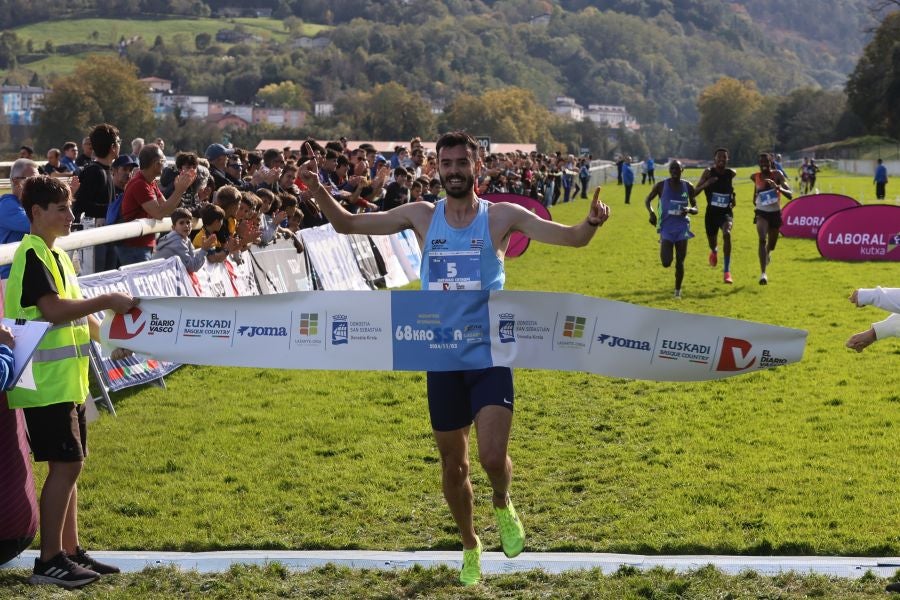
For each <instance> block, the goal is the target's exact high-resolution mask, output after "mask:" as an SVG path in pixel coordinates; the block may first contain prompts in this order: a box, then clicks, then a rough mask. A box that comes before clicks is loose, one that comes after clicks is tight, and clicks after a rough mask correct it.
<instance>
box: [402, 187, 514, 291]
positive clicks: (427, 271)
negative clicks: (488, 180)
mask: <svg viewBox="0 0 900 600" xmlns="http://www.w3.org/2000/svg"><path fill="white" fill-rule="evenodd" d="M446 206H447V201H446V200H439V201H438V202H437V203H435V205H434V216H432V217H431V225H429V227H428V233H427V235H426V236H425V243H424V246H423V247H422V265H421V267H420V269H419V276H420V278H421V281H422V289H423V290H502V289H503V283H504V282H505V281H506V271H505V270H504V268H503V261H502V260H500V259H499V258H498V257H497V252H496V251H495V250H494V244H493V242H492V241H491V231H490V228H489V227H488V207H489V206H490V203H489V202H488V201H487V200H482V199H481V198H479V199H478V214H477V215H476V216H475V218H474V219H472V222H471V223H470V224H469V226H468V227H466V228H464V229H457V228H455V227H451V226H450V224H449V223H447V219H446V217H445V215H444V210H445V209H446Z"/></svg>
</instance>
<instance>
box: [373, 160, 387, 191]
mask: <svg viewBox="0 0 900 600" xmlns="http://www.w3.org/2000/svg"><path fill="white" fill-rule="evenodd" d="M390 172H391V170H390V168H388V166H387V165H381V167H379V168H378V171H377V172H376V173H375V179H373V180H372V187H378V186H384V182H385V181H387V178H388V175H389V174H390Z"/></svg>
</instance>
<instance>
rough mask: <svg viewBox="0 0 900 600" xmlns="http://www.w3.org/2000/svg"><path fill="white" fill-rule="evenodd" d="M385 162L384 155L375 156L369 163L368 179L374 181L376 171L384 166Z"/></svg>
mask: <svg viewBox="0 0 900 600" xmlns="http://www.w3.org/2000/svg"><path fill="white" fill-rule="evenodd" d="M387 162H388V160H387V159H386V158H385V157H384V154H380V153H379V154H375V157H374V158H373V159H372V160H370V161H369V164H370V165H372V167H371V173H369V179H375V175H376V174H377V173H378V169H380V168H381V166H382V165H386V164H387Z"/></svg>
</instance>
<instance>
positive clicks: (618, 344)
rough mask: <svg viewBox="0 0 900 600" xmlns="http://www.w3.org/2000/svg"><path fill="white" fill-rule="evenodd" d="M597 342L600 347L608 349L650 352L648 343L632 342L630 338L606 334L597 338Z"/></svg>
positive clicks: (641, 341)
mask: <svg viewBox="0 0 900 600" xmlns="http://www.w3.org/2000/svg"><path fill="white" fill-rule="evenodd" d="M597 341H598V342H600V344H601V346H608V347H610V348H624V349H626V350H640V351H641V352H650V351H651V350H652V348H651V347H650V342H647V341H645V340H632V339H630V338H624V337H619V336H617V335H611V334H608V333H601V334H600V335H598V336H597Z"/></svg>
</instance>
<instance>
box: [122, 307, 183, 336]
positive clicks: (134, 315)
mask: <svg viewBox="0 0 900 600" xmlns="http://www.w3.org/2000/svg"><path fill="white" fill-rule="evenodd" d="M144 330H146V332H147V335H154V334H160V333H174V332H175V319H164V318H161V317H160V316H159V315H158V314H156V313H150V318H149V319H148V318H147V313H145V312H144V311H142V310H141V309H140V308H138V307H134V308H132V309H131V310H129V311H128V312H127V313H124V314H121V315H116V316H115V317H114V318H113V321H112V323H111V324H110V327H109V339H111V340H130V339H132V338H134V337H136V336H138V335H140V334H141V333H143V332H144Z"/></svg>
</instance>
